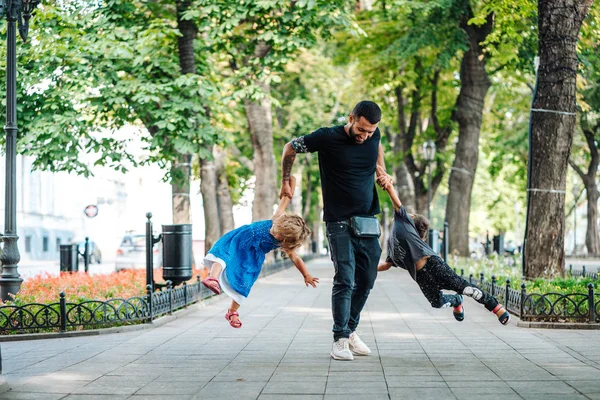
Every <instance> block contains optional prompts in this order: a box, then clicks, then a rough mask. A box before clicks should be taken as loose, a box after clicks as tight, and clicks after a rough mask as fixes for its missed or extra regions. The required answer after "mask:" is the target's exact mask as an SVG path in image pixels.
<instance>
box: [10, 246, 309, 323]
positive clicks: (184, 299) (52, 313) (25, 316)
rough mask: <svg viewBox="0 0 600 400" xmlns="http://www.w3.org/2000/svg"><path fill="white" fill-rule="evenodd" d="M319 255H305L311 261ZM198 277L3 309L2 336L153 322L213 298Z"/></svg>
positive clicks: (276, 265) (273, 268)
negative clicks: (108, 295) (118, 295)
mask: <svg viewBox="0 0 600 400" xmlns="http://www.w3.org/2000/svg"><path fill="white" fill-rule="evenodd" d="M317 256H318V255H313V254H310V255H305V256H303V259H304V260H305V261H309V260H311V259H313V258H315V257H317ZM292 265H293V264H292V262H291V261H290V260H289V259H286V260H279V261H275V262H272V263H267V264H265V265H264V266H263V268H262V271H261V276H267V275H270V274H273V273H275V272H279V271H282V270H284V269H286V268H289V267H290V266H292ZM213 295H214V293H213V292H211V291H210V290H209V289H207V288H206V287H205V286H204V285H203V284H202V283H201V282H200V277H199V276H197V277H196V281H195V282H194V283H191V284H188V283H185V282H184V283H183V285H181V286H179V287H176V288H173V287H172V286H171V285H170V284H168V285H167V287H166V289H165V290H162V291H160V292H154V293H152V292H151V289H150V288H148V292H147V294H146V295H144V296H137V297H131V298H128V299H109V300H86V301H83V302H80V303H69V302H67V301H66V299H65V293H63V292H61V293H60V294H59V300H58V302H56V303H51V304H39V303H31V304H24V305H4V306H0V334H9V333H35V332H41V331H44V332H47V331H60V332H65V331H74V330H83V329H95V328H103V327H108V326H120V325H131V324H138V323H147V322H151V321H152V320H153V319H155V318H157V317H160V316H162V315H165V314H171V313H172V312H173V311H175V310H177V309H180V308H184V307H187V306H188V305H190V304H193V303H196V302H198V301H200V300H203V299H206V298H208V297H210V296H213Z"/></svg>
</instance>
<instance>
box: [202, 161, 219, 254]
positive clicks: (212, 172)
mask: <svg viewBox="0 0 600 400" xmlns="http://www.w3.org/2000/svg"><path fill="white" fill-rule="evenodd" d="M200 178H201V181H200V191H201V192H202V202H203V203H204V232H205V237H204V251H205V253H206V252H208V250H210V248H211V247H212V246H213V244H215V242H216V241H217V240H218V239H219V237H221V218H220V217H219V201H218V198H217V172H216V168H215V162H214V161H213V160H201V161H200Z"/></svg>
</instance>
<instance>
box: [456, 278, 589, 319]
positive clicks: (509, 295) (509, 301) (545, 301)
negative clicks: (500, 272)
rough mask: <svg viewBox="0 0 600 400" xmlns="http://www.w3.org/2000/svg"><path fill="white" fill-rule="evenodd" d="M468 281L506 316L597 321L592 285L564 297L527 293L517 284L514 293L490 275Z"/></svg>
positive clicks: (560, 294) (524, 288)
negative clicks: (502, 308) (493, 299)
mask: <svg viewBox="0 0 600 400" xmlns="http://www.w3.org/2000/svg"><path fill="white" fill-rule="evenodd" d="M574 272H575V271H574ZM463 275H464V271H463V270H461V276H463ZM573 275H574V276H575V274H573ZM584 276H586V275H584ZM587 276H590V275H587ZM463 277H464V276H463ZM465 279H466V278H465ZM468 281H469V282H470V283H471V284H474V285H477V286H479V287H481V288H482V289H483V290H485V291H487V292H488V293H490V294H492V295H493V296H494V297H496V299H498V301H500V302H501V303H502V304H504V306H505V307H506V309H507V310H508V311H509V312H510V313H512V314H514V315H517V316H518V317H519V318H520V319H521V320H523V321H538V322H542V321H543V322H589V323H598V322H600V296H598V295H597V294H596V293H595V290H594V285H593V284H592V283H589V284H588V285H587V288H588V292H587V293H567V294H565V293H527V291H526V285H525V283H521V290H516V289H513V288H511V287H510V279H506V281H505V282H498V281H497V279H496V277H495V276H492V278H491V280H486V279H485V278H484V274H483V273H480V274H479V279H475V278H474V277H473V275H472V274H471V275H469V278H468Z"/></svg>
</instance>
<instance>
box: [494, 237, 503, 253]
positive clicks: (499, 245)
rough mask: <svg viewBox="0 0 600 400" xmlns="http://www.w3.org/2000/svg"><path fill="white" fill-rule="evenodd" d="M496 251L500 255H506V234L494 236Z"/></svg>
mask: <svg viewBox="0 0 600 400" xmlns="http://www.w3.org/2000/svg"><path fill="white" fill-rule="evenodd" d="M493 241H494V251H495V252H496V253H498V254H499V255H504V235H496V236H494V239H493Z"/></svg>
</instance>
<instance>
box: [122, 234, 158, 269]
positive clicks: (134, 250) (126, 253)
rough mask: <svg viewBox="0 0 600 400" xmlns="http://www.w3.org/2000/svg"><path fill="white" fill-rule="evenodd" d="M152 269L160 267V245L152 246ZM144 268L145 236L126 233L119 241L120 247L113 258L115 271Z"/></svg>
mask: <svg viewBox="0 0 600 400" xmlns="http://www.w3.org/2000/svg"><path fill="white" fill-rule="evenodd" d="M152 256H153V262H154V268H161V267H162V243H161V242H159V243H157V244H155V245H154V249H153V251H152ZM145 268H146V235H145V234H141V233H140V234H136V233H128V234H126V235H125V236H124V237H123V240H121V245H120V246H119V249H118V250H117V257H116V258H115V271H117V272H118V271H122V270H125V269H145Z"/></svg>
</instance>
